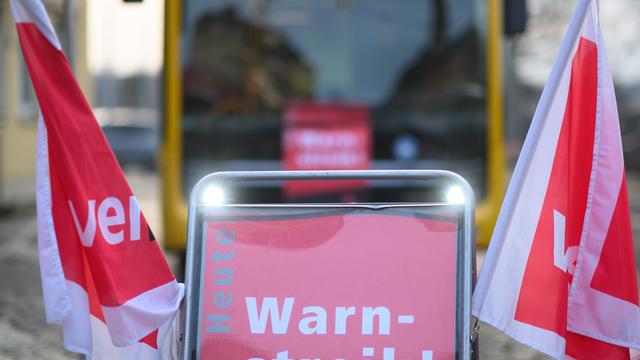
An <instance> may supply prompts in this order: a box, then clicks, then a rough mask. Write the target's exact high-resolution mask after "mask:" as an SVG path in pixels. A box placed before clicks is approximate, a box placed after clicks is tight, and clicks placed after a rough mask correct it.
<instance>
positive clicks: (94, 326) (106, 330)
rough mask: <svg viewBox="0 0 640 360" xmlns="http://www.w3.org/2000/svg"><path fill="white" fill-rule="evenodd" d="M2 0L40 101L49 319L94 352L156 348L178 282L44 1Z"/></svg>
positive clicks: (167, 326)
mask: <svg viewBox="0 0 640 360" xmlns="http://www.w3.org/2000/svg"><path fill="white" fill-rule="evenodd" d="M9 3H10V5H11V9H12V12H13V16H14V19H15V22H16V27H17V29H18V35H19V38H20V44H21V46H22V51H23V54H24V58H25V61H26V63H27V67H28V69H29V74H30V75H31V80H32V83H33V87H34V89H35V92H36V95H37V98H38V103H39V104H40V110H41V116H40V120H39V123H38V142H37V164H36V169H37V170H36V171H37V174H36V176H37V179H36V202H37V223H38V249H39V261H40V271H41V277H42V286H43V292H44V302H45V311H46V316H47V321H48V322H51V323H61V324H62V328H63V334H64V345H65V347H66V348H67V349H69V350H71V351H75V352H79V353H83V354H86V355H87V356H89V357H91V358H97V359H122V358H136V359H140V358H159V357H160V355H161V352H160V351H159V350H158V347H159V344H163V341H164V339H166V338H168V337H170V335H171V331H172V327H171V323H172V321H173V319H174V316H175V314H176V312H177V310H178V306H179V304H180V301H181V299H182V296H183V288H182V285H181V284H178V283H177V282H176V280H175V277H174V276H173V274H172V273H171V270H170V269H169V266H168V265H167V262H166V260H165V258H164V256H163V254H162V252H161V250H160V247H159V246H158V244H157V242H156V241H155V238H154V237H153V234H152V233H151V230H150V229H149V226H148V225H147V221H146V220H145V218H144V215H143V214H142V212H141V211H140V206H139V204H138V202H137V200H136V198H135V197H134V196H133V193H132V192H131V189H130V187H129V184H128V183H127V181H126V179H125V177H124V175H123V173H122V170H121V169H120V167H119V165H118V163H117V161H116V158H115V156H114V155H113V152H112V151H111V148H110V147H109V145H108V143H107V140H106V139H105V137H104V135H103V133H102V131H101V129H100V126H99V125H98V122H97V121H96V119H95V117H94V115H93V112H92V110H91V107H90V106H89V104H88V102H87V100H86V99H85V97H84V95H83V94H82V91H81V90H80V87H79V86H78V84H77V82H76V80H75V78H74V76H73V73H72V71H71V68H70V67H69V63H68V62H67V59H66V58H65V55H64V54H63V52H62V51H61V47H60V42H59V41H58V38H57V37H56V34H55V32H54V30H53V27H52V26H51V22H50V20H49V18H48V16H47V13H46V10H45V8H44V6H43V4H42V3H41V2H40V1H39V0H10V2H9ZM165 355H167V354H165Z"/></svg>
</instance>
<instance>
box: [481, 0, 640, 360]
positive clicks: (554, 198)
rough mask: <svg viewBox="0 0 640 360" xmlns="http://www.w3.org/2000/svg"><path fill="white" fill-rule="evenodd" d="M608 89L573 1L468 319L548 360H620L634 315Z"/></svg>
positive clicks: (601, 53) (584, 13) (638, 337)
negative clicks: (492, 328)
mask: <svg viewBox="0 0 640 360" xmlns="http://www.w3.org/2000/svg"><path fill="white" fill-rule="evenodd" d="M631 234H632V233H631V226H630V217H629V206H628V195H627V188H626V184H625V176H624V162H623V156H622V144H621V138H620V127H619V121H618V114H617V109H616V100H615V94H614V91H613V82H612V79H611V73H610V70H609V65H608V61H607V56H606V53H605V49H604V42H603V39H602V34H601V32H600V29H599V24H598V5H597V1H592V0H583V1H580V2H579V4H578V6H577V8H576V12H575V14H574V16H573V19H572V21H571V24H570V26H569V30H568V31H567V35H566V36H565V39H564V41H563V44H562V48H561V49H560V54H559V56H558V59H557V60H556V63H555V65H554V69H553V71H552V74H551V77H550V79H549V81H548V83H547V85H546V86H545V89H544V91H543V95H542V98H541V100H540V103H539V104H538V108H537V109H536V114H535V115H534V119H533V122H532V124H531V128H530V130H529V134H528V135H527V138H526V140H525V145H524V147H523V151H522V154H521V155H520V158H519V160H518V164H517V166H516V169H515V171H514V175H513V178H512V181H511V184H510V185H509V189H508V191H507V195H506V198H505V201H504V204H503V207H502V211H501V214H500V217H499V219H498V223H497V225H496V229H495V232H494V234H493V237H492V239H491V243H490V246H489V250H488V252H487V256H486V259H485V263H484V266H483V268H482V272H481V273H480V278H479V281H478V285H477V287H476V291H475V293H474V298H473V313H474V315H475V316H477V317H478V318H480V319H481V320H483V321H485V322H487V323H489V324H491V325H493V326H495V327H496V328H498V329H500V330H502V331H504V332H505V333H507V334H508V335H510V336H512V337H513V338H515V339H516V340H518V341H520V342H522V343H524V344H526V345H529V346H531V347H533V348H536V349H538V350H540V351H542V352H544V353H546V354H548V355H551V356H553V357H555V358H575V359H605V358H606V359H628V358H629V349H628V348H636V349H637V348H640V308H639V307H638V287H637V280H636V268H635V259H634V253H633V241H632V236H631Z"/></svg>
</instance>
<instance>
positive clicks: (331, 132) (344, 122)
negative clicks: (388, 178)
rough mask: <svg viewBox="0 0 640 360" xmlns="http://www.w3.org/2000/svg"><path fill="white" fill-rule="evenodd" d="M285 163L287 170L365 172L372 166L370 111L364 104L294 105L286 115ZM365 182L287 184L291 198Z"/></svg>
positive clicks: (302, 103) (356, 186)
mask: <svg viewBox="0 0 640 360" xmlns="http://www.w3.org/2000/svg"><path fill="white" fill-rule="evenodd" d="M283 121H284V123H285V127H284V132H283V134H282V149H283V154H282V156H283V163H284V168H285V169H286V170H364V169H368V168H369V166H370V163H371V141H372V140H371V129H370V127H369V109H368V108H367V107H366V106H365V105H363V104H357V103H340V102H315V101H294V102H291V103H290V104H289V105H288V106H287V108H286V110H285V112H284V114H283ZM366 185H367V182H366V181H365V180H340V181H326V180H324V181H308V180H307V181H295V180H291V181H287V182H285V185H284V193H285V195H286V196H287V197H289V198H296V197H305V196H314V195H322V194H330V193H336V192H343V191H349V190H358V189H362V188H364V187H366Z"/></svg>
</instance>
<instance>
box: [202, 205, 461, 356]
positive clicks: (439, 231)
mask: <svg viewBox="0 0 640 360" xmlns="http://www.w3.org/2000/svg"><path fill="white" fill-rule="evenodd" d="M454 220H455V218H446V217H441V218H438V219H435V218H426V217H420V216H416V215H415V213H413V212H412V213H410V214H409V215H408V216H407V215H403V214H402V213H394V214H378V213H376V214H374V213H372V212H371V211H369V210H364V211H360V210H356V211H353V210H351V211H349V212H345V211H342V212H336V211H334V212H333V213H330V212H326V213H324V214H322V215H318V214H314V215H313V216H309V214H303V215H301V216H298V217H291V216H288V217H283V216H271V217H266V216H253V217H248V216H245V217H226V218H223V217H220V218H218V219H217V220H216V217H213V218H212V221H208V222H205V225H204V227H205V228H204V236H205V246H204V251H203V260H202V261H203V264H204V265H203V276H202V285H201V286H202V287H201V291H200V294H201V298H200V304H201V305H200V306H201V307H200V314H199V320H198V321H199V323H198V333H199V335H198V350H197V351H198V357H199V358H201V359H244V360H246V359H256V360H257V359H264V360H267V359H269V360H271V359H283V360H286V359H384V360H393V359H453V358H454V355H455V351H454V346H455V321H456V311H455V304H456V286H455V284H456V222H455V221H454Z"/></svg>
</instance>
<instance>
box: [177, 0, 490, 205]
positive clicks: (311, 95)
mask: <svg viewBox="0 0 640 360" xmlns="http://www.w3.org/2000/svg"><path fill="white" fill-rule="evenodd" d="M484 11H485V9H484V3H483V2H478V1H473V0H406V1H401V2H396V1H388V0H333V1H312V0H271V1H268V0H234V1H230V0H185V1H184V2H183V14H182V15H183V20H182V21H183V22H182V27H183V28H182V38H181V39H182V49H181V51H182V60H181V61H182V89H183V93H182V130H183V152H182V154H183V165H184V166H183V179H184V193H185V194H188V191H189V190H190V189H191V187H192V185H193V184H194V183H195V182H196V181H197V180H198V179H199V178H200V177H201V176H202V175H204V174H206V173H209V172H212V171H223V170H279V169H282V168H283V167H284V165H283V132H284V129H285V127H286V123H287V116H286V114H287V113H288V112H289V113H290V110H291V109H292V108H296V109H298V110H300V108H301V107H302V110H301V111H303V112H304V111H306V110H305V106H306V107H308V108H317V107H318V106H320V107H322V106H324V107H325V108H326V107H328V108H330V109H332V110H331V111H330V112H331V113H332V114H334V115H335V114H336V113H337V114H338V115H336V116H338V117H340V116H342V115H344V116H346V117H348V115H345V114H347V113H348V111H349V109H351V110H353V109H354V108H355V109H358V110H361V111H362V112H363V113H364V114H366V116H365V117H366V122H367V128H368V131H369V132H370V137H371V138H370V149H371V153H370V164H369V168H372V169H390V168H409V169H411V168H413V169H429V168H440V169H449V170H453V171H456V172H459V173H460V174H462V175H463V176H465V177H466V178H467V179H468V180H469V181H470V182H471V183H472V185H474V188H475V190H476V193H477V195H478V196H479V197H482V193H483V188H484V182H485V177H486V174H485V172H486V169H485V168H486V123H487V121H486V116H487V115H486V106H487V105H486V74H485V72H486V62H485V51H486V50H485V24H484V21H485V20H484V18H485V16H486V15H485V14H484ZM301 104H302V105H301ZM341 114H342V115H341ZM399 200H402V199H399Z"/></svg>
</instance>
